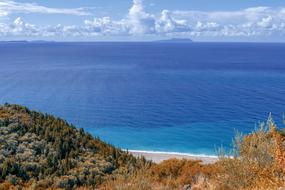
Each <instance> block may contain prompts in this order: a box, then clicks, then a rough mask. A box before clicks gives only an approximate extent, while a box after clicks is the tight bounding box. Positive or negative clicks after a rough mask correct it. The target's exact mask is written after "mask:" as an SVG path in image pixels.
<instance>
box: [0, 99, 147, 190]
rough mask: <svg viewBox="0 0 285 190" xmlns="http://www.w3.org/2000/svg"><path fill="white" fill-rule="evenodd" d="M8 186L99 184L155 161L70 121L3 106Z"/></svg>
mask: <svg viewBox="0 0 285 190" xmlns="http://www.w3.org/2000/svg"><path fill="white" fill-rule="evenodd" d="M0 137H1V138H0V174H1V175H0V183H1V188H2V189H7V188H9V187H10V186H11V185H14V186H31V185H33V186H35V187H36V189H40V188H42V189H46V188H47V187H54V188H64V189H72V188H74V187H79V186H85V187H89V188H92V187H95V186H98V185H100V184H101V183H102V182H104V181H105V180H106V179H108V178H109V177H112V178H114V177H115V176H116V175H124V174H126V173H128V174H130V173H132V172H134V171H135V170H137V169H139V168H141V167H143V166H146V165H149V164H150V163H147V162H146V161H145V160H144V159H143V158H142V159H136V158H134V157H133V156H132V155H130V154H128V153H127V152H124V151H121V150H119V149H117V148H115V147H113V146H111V145H109V144H106V143H104V142H102V141H101V140H100V139H99V138H93V137H92V136H91V135H90V134H88V133H86V132H84V130H83V129H80V130H77V129H76V128H75V127H74V126H72V125H69V124H68V123H67V122H66V121H64V120H62V119H59V118H55V117H53V116H51V115H47V114H42V113H39V112H35V111H30V110H29V109H27V108H25V107H22V106H19V105H9V104H6V105H4V106H0Z"/></svg>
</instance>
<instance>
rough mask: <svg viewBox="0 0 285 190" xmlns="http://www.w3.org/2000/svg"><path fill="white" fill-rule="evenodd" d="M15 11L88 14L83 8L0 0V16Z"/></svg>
mask: <svg viewBox="0 0 285 190" xmlns="http://www.w3.org/2000/svg"><path fill="white" fill-rule="evenodd" d="M15 13H41V14H68V15H77V16H84V15H89V14H90V13H88V12H87V11H85V9H84V8H76V9H61V8H50V7H45V6H41V5H37V4H32V3H18V2H15V1H10V0H0V16H7V15H9V14H15Z"/></svg>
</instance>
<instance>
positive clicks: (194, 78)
mask: <svg viewBox="0 0 285 190" xmlns="http://www.w3.org/2000/svg"><path fill="white" fill-rule="evenodd" d="M284 52H285V44H254V43H252V44H251V43H189V44H185V43H184V44H165V43H163V44H161V43H0V60H1V61H0V67H1V69H0V94H1V95H0V103H5V102H9V103H18V104H24V105H26V106H29V107H30V108H32V109H36V110H40V111H43V112H48V113H51V114H55V115H57V116H59V117H62V118H65V119H66V120H67V121H68V122H71V123H73V124H75V125H76V126H78V127H83V128H85V129H86V130H87V131H88V132H90V133H92V134H93V135H94V136H99V137H100V138H102V139H103V140H106V141H107V142H109V143H112V144H115V145H116V146H119V147H121V148H124V149H135V150H148V151H167V152H184V153H192V154H215V148H216V147H220V146H221V145H223V146H225V147H229V146H230V144H231V141H232V138H233V135H234V133H235V130H239V131H242V132H244V133H247V132H250V131H251V130H253V129H254V127H255V125H256V124H258V122H259V121H263V120H266V118H267V116H268V114H269V112H272V114H273V116H274V118H275V120H276V122H277V123H278V124H279V125H280V126H281V123H282V121H281V119H282V116H283V113H284V110H285V108H284V105H285V103H284V102H285V101H284V100H285V96H284V95H285V54H284Z"/></svg>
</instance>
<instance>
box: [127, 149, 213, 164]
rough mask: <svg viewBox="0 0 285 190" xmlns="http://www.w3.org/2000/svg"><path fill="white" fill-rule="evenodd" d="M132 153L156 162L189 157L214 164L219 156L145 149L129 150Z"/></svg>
mask: <svg viewBox="0 0 285 190" xmlns="http://www.w3.org/2000/svg"><path fill="white" fill-rule="evenodd" d="M128 152H129V153H130V154H132V155H133V156H135V157H141V156H144V157H145V158H146V159H147V160H150V161H153V162H154V163H161V162H163V161H165V160H169V159H187V160H201V161H202V163H203V164H212V163H215V162H216V161H217V160H218V156H213V155H203V154H200V155H199V154H197V155H195V154H190V153H189V154H187V153H179V152H160V151H144V150H128Z"/></svg>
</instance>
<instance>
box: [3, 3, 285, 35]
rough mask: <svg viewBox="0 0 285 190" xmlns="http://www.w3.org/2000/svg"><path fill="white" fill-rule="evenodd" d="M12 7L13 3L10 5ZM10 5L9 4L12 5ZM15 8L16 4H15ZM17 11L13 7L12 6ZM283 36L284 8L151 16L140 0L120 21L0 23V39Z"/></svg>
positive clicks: (74, 10)
mask: <svg viewBox="0 0 285 190" xmlns="http://www.w3.org/2000/svg"><path fill="white" fill-rule="evenodd" d="M0 2H1V1H0ZM3 2H4V3H5V2H6V3H7V2H10V3H8V4H11V1H6V0H5V1H2V4H1V3H0V15H3V16H5V15H7V14H9V11H12V8H11V7H14V8H13V11H16V10H17V8H15V6H11V7H10V10H9V9H7V10H6V12H3V11H1V6H2V10H3ZM14 3H15V2H14ZM12 4H13V3H12ZM16 4H17V3H16ZM30 6H31V7H36V8H35V9H33V8H28V9H26V8H23V7H22V8H21V9H20V8H18V9H20V10H18V11H19V12H20V11H21V12H25V11H27V12H28V11H29V12H34V13H37V12H38V11H39V10H41V12H45V13H57V12H62V11H63V10H66V12H65V14H75V15H84V14H86V13H85V12H84V11H83V12H82V10H79V9H71V10H70V9H60V10H57V9H51V10H50V8H47V7H45V8H43V9H39V7H41V6H39V5H34V4H28V5H26V7H30ZM16 7H17V6H16ZM275 34H278V35H281V36H285V8H270V7H253V8H247V9H243V10H238V11H218V12H217V11H212V12H203V11H191V10H189V11H179V10H174V11H171V10H162V11H161V12H160V13H157V14H153V13H149V12H147V11H146V9H145V7H144V5H143V0H133V4H132V6H131V8H130V9H129V10H128V12H127V14H126V16H125V17H124V18H122V19H120V20H113V19H112V18H111V17H108V16H106V17H102V18H94V19H86V20H85V21H84V22H83V23H82V25H72V26H65V25H55V26H38V25H33V24H30V23H26V22H24V21H23V20H22V19H21V18H17V19H16V20H15V21H14V22H13V23H11V24H7V23H0V36H32V37H33V36H39V37H41V36H51V37H52V36H57V37H58V36H62V37H66V36H79V37H86V38H89V37H94V36H144V35H148V36H149V35H153V36H171V35H172V36H178V35H179V36H184V37H200V36H205V37H216V36H220V37H239V36H243V37H252V36H254V37H255V36H269V35H275Z"/></svg>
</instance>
